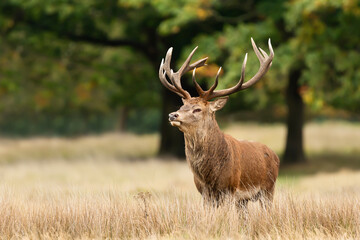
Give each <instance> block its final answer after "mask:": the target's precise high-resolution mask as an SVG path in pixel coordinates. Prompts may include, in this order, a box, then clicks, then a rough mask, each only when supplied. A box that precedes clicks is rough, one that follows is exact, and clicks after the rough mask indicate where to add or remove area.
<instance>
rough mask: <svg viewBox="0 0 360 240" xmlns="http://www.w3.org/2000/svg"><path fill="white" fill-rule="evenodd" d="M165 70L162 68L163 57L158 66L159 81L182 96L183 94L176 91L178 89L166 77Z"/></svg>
mask: <svg viewBox="0 0 360 240" xmlns="http://www.w3.org/2000/svg"><path fill="white" fill-rule="evenodd" d="M165 75H166V71H165V70H164V59H162V60H161V64H160V68H159V79H160V82H161V83H162V84H163V85H164V86H165V87H166V88H167V89H169V90H170V91H172V92H174V93H176V94H177V95H179V96H180V97H183V95H182V94H181V93H179V92H178V90H177V89H176V88H175V87H174V86H173V85H171V84H170V83H169V82H168V80H167V79H166V76H165Z"/></svg>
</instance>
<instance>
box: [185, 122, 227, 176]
mask: <svg viewBox="0 0 360 240" xmlns="http://www.w3.org/2000/svg"><path fill="white" fill-rule="evenodd" d="M184 137H185V152H186V157H187V160H188V162H189V165H190V167H191V169H192V171H193V172H194V174H196V175H197V177H198V178H200V180H203V181H205V182H208V180H212V181H216V179H217V176H216V175H217V174H215V173H216V172H218V171H221V169H222V167H223V166H224V164H225V163H226V161H228V159H229V152H230V151H229V149H228V144H227V142H226V141H225V136H224V133H223V132H221V130H220V128H219V126H218V124H217V122H216V120H215V115H214V116H213V117H212V118H211V119H210V120H205V121H204V122H203V123H201V127H198V128H191V129H187V131H184Z"/></svg>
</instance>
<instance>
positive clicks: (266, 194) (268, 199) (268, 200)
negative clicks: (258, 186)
mask: <svg viewBox="0 0 360 240" xmlns="http://www.w3.org/2000/svg"><path fill="white" fill-rule="evenodd" d="M273 198H274V187H273V188H271V189H270V190H264V191H262V194H261V197H260V205H261V207H262V208H263V209H265V210H269V209H270V208H271V206H272V201H273Z"/></svg>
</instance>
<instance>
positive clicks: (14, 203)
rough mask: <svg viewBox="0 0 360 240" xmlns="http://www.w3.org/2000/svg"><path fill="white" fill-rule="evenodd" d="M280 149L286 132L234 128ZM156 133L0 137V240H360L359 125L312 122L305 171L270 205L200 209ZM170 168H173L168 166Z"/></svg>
mask: <svg viewBox="0 0 360 240" xmlns="http://www.w3.org/2000/svg"><path fill="white" fill-rule="evenodd" d="M225 131H226V132H227V133H229V134H231V135H233V136H236V137H237V138H243V139H252V140H257V141H261V142H263V143H266V144H267V145H269V146H270V147H272V148H273V149H274V150H275V151H277V152H278V153H280V152H281V149H282V148H283V144H284V142H283V140H284V137H285V129H284V126H282V125H257V124H250V123H247V124H234V125H230V126H228V127H227V128H226V129H225ZM158 140H159V138H158V136H157V135H145V136H135V135H131V134H106V135H101V136H88V137H82V138H77V139H62V138H33V139H0V164H1V166H0V180H1V181H0V239H103V238H115V239H360V210H359V209H360V145H359V142H360V125H359V124H349V123H344V122H325V123H322V124H309V125H308V126H307V127H306V129H305V140H306V144H305V145H306V149H307V152H308V153H309V159H308V163H307V164H301V165H297V166H291V167H286V168H282V169H281V171H280V176H279V179H278V182H277V187H276V194H275V199H274V205H273V208H272V209H271V211H269V212H264V211H263V210H262V209H261V208H260V207H259V205H258V204H254V203H252V204H250V205H249V213H248V214H244V213H239V212H237V210H236V209H235V207H234V204H233V203H232V200H231V199H227V201H226V204H224V205H223V206H222V207H220V208H217V209H214V208H210V207H207V206H204V205H203V203H202V200H201V197H200V195H199V194H198V193H197V191H196V189H195V186H194V184H193V181H192V173H191V171H190V170H189V168H188V166H187V165H186V163H185V162H180V161H177V160H175V159H157V158H156V157H155V153H156V148H157V143H158ZM164 160H167V161H164Z"/></svg>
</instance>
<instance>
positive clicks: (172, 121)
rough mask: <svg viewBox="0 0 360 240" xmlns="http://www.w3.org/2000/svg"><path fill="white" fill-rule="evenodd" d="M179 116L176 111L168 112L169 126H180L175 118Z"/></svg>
mask: <svg viewBox="0 0 360 240" xmlns="http://www.w3.org/2000/svg"><path fill="white" fill-rule="evenodd" d="M178 117H179V114H177V113H176V112H173V113H170V114H169V121H170V124H171V126H176V127H178V126H180V124H181V122H180V121H178V120H177V118H178Z"/></svg>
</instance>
